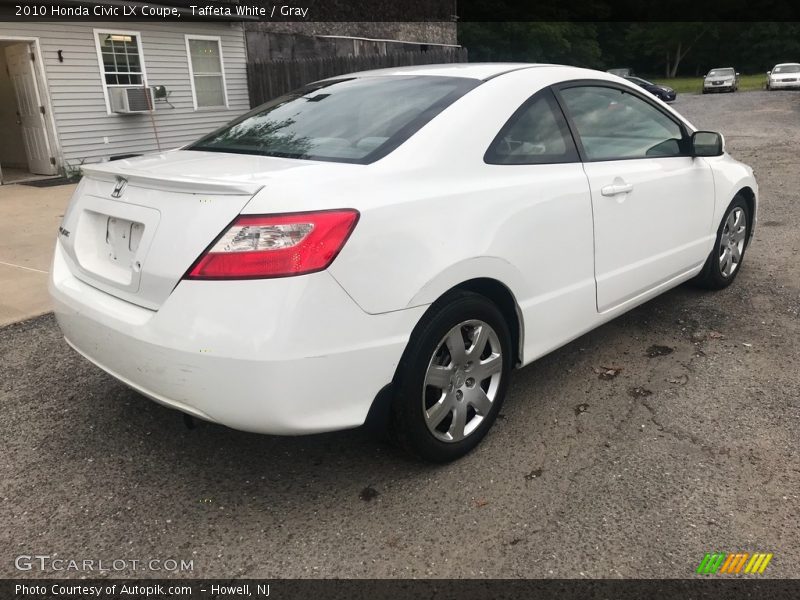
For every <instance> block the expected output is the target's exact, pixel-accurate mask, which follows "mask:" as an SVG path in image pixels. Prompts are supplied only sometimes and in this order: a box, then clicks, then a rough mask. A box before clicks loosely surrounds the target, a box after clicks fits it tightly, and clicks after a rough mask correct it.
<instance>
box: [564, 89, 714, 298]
mask: <svg viewBox="0 0 800 600" xmlns="http://www.w3.org/2000/svg"><path fill="white" fill-rule="evenodd" d="M558 97H559V101H560V102H561V104H562V107H563V108H564V110H565V113H566V115H567V118H568V120H569V122H570V126H571V128H572V130H573V133H574V134H575V136H576V141H577V142H578V146H579V150H580V152H581V156H582V159H583V161H584V162H583V167H584V171H585V173H586V177H587V178H588V180H589V186H590V188H591V195H592V208H593V219H594V238H595V280H596V284H597V310H598V311H599V312H605V311H608V310H611V309H613V308H615V307H617V306H619V305H622V304H624V303H626V302H629V301H633V300H635V299H636V298H637V297H639V296H641V295H642V294H645V293H647V292H648V291H651V290H653V289H654V288H657V287H658V286H662V285H664V286H665V287H666V285H667V284H669V283H670V282H673V281H677V280H679V279H680V278H681V276H684V275H685V274H687V273H688V272H689V271H691V270H692V269H693V268H695V267H697V266H698V265H700V264H702V263H703V262H704V261H705V259H706V257H707V256H708V252H709V251H710V242H711V237H712V236H713V227H712V223H711V220H712V218H713V213H714V181H713V176H712V173H711V168H710V167H709V166H708V164H707V163H706V162H705V161H704V160H703V159H701V158H694V157H692V156H691V152H690V139H689V137H688V135H689V134H688V132H687V131H686V128H685V127H684V126H683V125H682V124H681V123H680V122H679V121H678V120H677V119H676V118H674V117H673V116H672V115H670V114H668V112H667V111H665V110H663V109H662V108H661V107H659V106H657V104H656V103H655V101H651V100H649V99H645V97H643V96H641V95H639V94H638V93H636V92H633V91H627V90H626V89H624V88H622V87H621V86H616V85H615V84H606V83H605V82H591V83H570V84H565V85H562V86H560V87H559V90H558Z"/></svg>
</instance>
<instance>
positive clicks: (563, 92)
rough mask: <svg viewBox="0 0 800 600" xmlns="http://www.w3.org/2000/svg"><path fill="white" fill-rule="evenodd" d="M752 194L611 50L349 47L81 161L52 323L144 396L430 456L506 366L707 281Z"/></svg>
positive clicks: (717, 143)
mask: <svg viewBox="0 0 800 600" xmlns="http://www.w3.org/2000/svg"><path fill="white" fill-rule="evenodd" d="M757 197H758V188H757V185H756V182H755V180H754V178H753V172H752V170H751V169H750V168H749V167H747V166H745V165H743V164H741V163H739V162H737V161H736V160H734V159H733V158H731V157H730V156H729V155H728V154H727V153H726V152H725V150H724V141H723V139H722V136H721V135H719V134H717V133H714V132H705V131H697V130H695V128H694V127H693V126H692V125H691V124H690V123H688V122H687V121H686V120H685V119H683V118H682V117H681V116H680V115H679V114H678V113H676V112H675V111H674V110H672V109H671V108H670V107H668V106H667V105H665V104H664V103H662V102H660V101H659V100H658V99H656V98H654V97H652V96H651V95H649V94H647V93H646V92H644V91H642V90H641V89H640V88H638V87H637V86H635V85H633V84H630V83H628V82H626V81H625V80H624V79H621V78H619V77H616V76H614V75H610V74H607V73H601V72H597V71H590V70H585V69H578V68H572V67H562V66H550V65H520V64H459V65H439V66H424V67H405V68H396V69H390V70H379V71H371V72H365V73H357V74H353V75H348V76H344V77H338V78H335V79H329V80H325V81H321V82H318V83H314V84H311V85H309V86H307V87H305V88H303V89H301V90H299V91H297V92H296V93H292V94H289V95H287V96H284V97H282V98H279V99H277V100H274V101H272V102H269V103H267V104H265V105H263V106H260V107H258V108H256V109H255V110H253V111H251V112H250V113H248V114H246V115H244V116H243V117H242V118H240V119H238V120H236V121H234V122H233V123H231V124H230V125H228V126H226V127H224V128H222V129H220V130H218V131H215V132H213V133H211V134H209V135H207V136H206V137H204V138H203V139H201V140H199V141H198V142H196V143H195V144H193V145H190V146H188V147H185V148H182V149H180V150H177V151H173V152H165V153H161V154H156V155H150V156H145V157H141V158H136V159H130V160H124V161H117V162H113V163H104V164H98V165H92V166H87V167H85V168H84V177H83V179H82V180H81V183H80V184H79V186H78V188H77V190H76V191H75V195H74V197H73V199H72V201H71V204H70V206H69V209H68V210H67V212H66V214H65V215H64V219H63V223H62V225H61V227H60V229H59V235H58V242H57V245H56V251H55V258H54V264H53V269H52V276H51V282H50V290H51V294H52V297H53V300H54V304H55V313H56V316H57V319H58V322H59V324H60V326H61V329H62V330H63V333H64V336H65V338H66V340H67V341H68V342H69V344H70V345H71V346H72V347H74V348H75V349H76V350H77V351H78V352H80V353H81V354H82V355H84V356H85V357H86V358H88V359H89V360H90V361H92V362H94V363H95V364H97V365H98V366H99V367H101V368H102V369H104V370H106V371H107V372H108V373H110V374H111V375H113V376H114V377H116V378H117V379H119V380H120V381H122V382H124V383H125V384H127V385H129V386H130V387H132V388H133V389H135V390H137V391H139V392H140V393H142V394H144V395H145V396H147V397H149V398H151V399H153V400H155V401H157V402H160V403H162V404H164V405H166V406H170V407H173V408H176V409H179V410H181V411H184V412H186V413H188V414H190V415H194V416H196V417H199V418H202V419H206V420H209V421H213V422H216V423H221V424H224V425H227V426H230V427H233V428H237V429H242V430H247V431H255V432H263V433H272V434H303V433H314V432H322V431H331V430H337V429H346V428H352V427H357V426H360V425H362V424H363V423H364V422H365V421H367V419H368V416H369V418H370V420H371V419H372V418H373V417H375V415H379V416H380V415H384V416H385V421H386V425H387V426H388V427H389V429H390V431H392V432H393V434H394V436H395V437H396V438H397V439H398V440H399V442H400V443H401V444H402V445H403V446H404V447H406V448H407V449H409V450H410V451H412V452H413V453H415V454H417V455H418V456H421V457H423V458H425V459H428V460H433V461H447V460H452V459H455V458H458V457H459V456H462V455H463V454H465V453H467V452H468V451H469V450H471V449H472V448H473V447H474V446H475V445H476V444H477V443H478V442H479V441H480V440H481V439H482V438H483V436H484V435H485V434H486V432H487V431H488V430H489V428H490V427H491V426H492V423H493V421H494V420H495V418H496V417H497V414H498V411H499V410H500V405H501V403H502V401H503V397H504V395H505V393H506V390H507V388H508V383H509V376H510V373H511V371H512V370H513V369H514V368H518V367H521V366H523V365H526V364H528V363H530V362H531V361H533V360H535V359H536V358H538V357H540V356H542V355H544V354H546V353H547V352H550V351H551V350H553V349H555V348H557V347H559V346H562V345H563V344H565V343H567V342H568V341H570V340H572V339H574V338H576V337H578V336H580V335H581V334H583V333H585V332H586V331H589V330H590V329H592V328H594V327H597V326H598V325H600V324H601V323H603V322H605V321H608V320H609V319H612V318H613V317H615V316H617V315H619V314H621V313H623V312H625V311H627V310H629V309H631V308H633V307H634V306H637V305H638V304H641V303H642V302H645V301H646V300H648V299H650V298H653V297H654V296H656V295H657V294H660V293H662V292H664V291H665V290H668V289H670V288H672V287H674V286H676V285H678V284H680V283H681V282H684V281H687V280H690V279H693V280H694V281H695V282H697V283H699V284H701V285H703V286H705V287H707V288H712V289H713V288H717V289H718V288H722V287H725V286H727V285H728V284H730V283H731V282H732V281H733V280H734V278H735V277H736V275H737V274H738V272H739V271H740V270H741V266H742V260H743V257H744V253H745V249H746V247H747V244H748V242H749V240H750V238H751V236H752V234H753V230H754V225H755V219H756V209H757ZM375 418H378V417H375ZM378 420H382V419H378Z"/></svg>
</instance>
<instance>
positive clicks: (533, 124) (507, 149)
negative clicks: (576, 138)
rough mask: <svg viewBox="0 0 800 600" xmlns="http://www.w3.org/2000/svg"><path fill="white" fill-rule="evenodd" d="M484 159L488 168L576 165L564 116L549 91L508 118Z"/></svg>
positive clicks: (530, 100)
mask: <svg viewBox="0 0 800 600" xmlns="http://www.w3.org/2000/svg"><path fill="white" fill-rule="evenodd" d="M484 160H485V161H486V162H487V163H489V164H492V165H541V164H553V163H568V162H578V160H579V159H578V152H577V150H576V149H575V143H574V142H573V140H572V136H571V135H570V133H569V129H568V128H567V124H566V122H565V120H564V115H562V114H561V109H560V108H559V107H558V105H557V104H556V101H555V98H554V97H553V93H552V92H551V91H550V90H549V89H547V90H543V91H542V92H539V93H538V94H536V95H535V96H533V97H532V98H530V99H529V100H528V101H527V102H525V104H523V105H522V106H521V107H520V108H519V109H518V110H517V112H515V113H514V114H513V115H512V116H511V118H510V119H509V120H508V122H507V123H506V124H505V125H504V126H503V128H502V129H501V130H500V133H499V134H497V137H496V138H495V139H494V141H493V142H492V144H491V146H489V150H487V152H486V155H485V156H484Z"/></svg>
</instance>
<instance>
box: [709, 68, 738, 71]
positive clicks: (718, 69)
mask: <svg viewBox="0 0 800 600" xmlns="http://www.w3.org/2000/svg"><path fill="white" fill-rule="evenodd" d="M725 69H730V70H731V71H735V70H736V69H734V68H733V67H713V68H711V69H709V71H724V70H725Z"/></svg>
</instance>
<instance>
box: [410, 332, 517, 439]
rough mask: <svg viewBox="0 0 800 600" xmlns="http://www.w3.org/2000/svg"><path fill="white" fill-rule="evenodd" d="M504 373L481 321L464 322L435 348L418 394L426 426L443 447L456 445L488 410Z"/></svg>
mask: <svg viewBox="0 0 800 600" xmlns="http://www.w3.org/2000/svg"><path fill="white" fill-rule="evenodd" d="M502 372H503V355H502V350H501V345H500V340H499V338H498V336H497V333H496V332H495V331H494V329H492V327H491V326H490V325H488V324H487V323H485V322H484V321H480V320H469V321H464V322H462V323H460V324H458V325H456V326H455V327H453V328H452V329H451V330H450V331H449V332H448V333H447V334H446V335H445V336H444V337H443V338H442V340H441V341H440V342H439V344H438V346H437V347H436V350H435V352H434V353H433V356H432V357H431V360H430V363H429V365H428V369H427V372H426V373H425V381H424V384H423V390H422V402H423V406H422V408H423V413H424V417H425V424H426V425H427V427H428V430H429V431H430V432H431V433H432V434H433V436H434V437H435V438H436V439H438V440H440V441H443V442H459V441H461V440H463V439H464V438H466V437H468V436H469V435H470V434H472V433H473V432H475V430H476V429H477V428H478V427H479V426H480V424H481V422H482V421H483V420H484V419H485V418H486V417H487V415H488V414H489V412H490V411H491V409H492V405H493V403H494V401H495V399H496V397H497V392H498V388H499V386H500V379H501V377H502Z"/></svg>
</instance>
